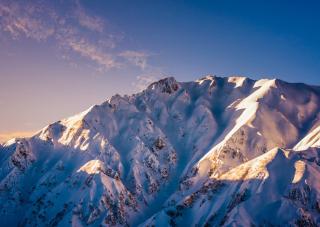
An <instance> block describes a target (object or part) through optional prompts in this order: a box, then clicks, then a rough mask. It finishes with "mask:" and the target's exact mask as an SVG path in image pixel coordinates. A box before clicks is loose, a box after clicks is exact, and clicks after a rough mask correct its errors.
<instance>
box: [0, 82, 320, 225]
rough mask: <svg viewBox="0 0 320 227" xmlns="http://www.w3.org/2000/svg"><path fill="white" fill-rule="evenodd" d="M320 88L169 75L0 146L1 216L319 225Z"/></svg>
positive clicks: (15, 221)
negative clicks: (181, 79) (184, 79)
mask: <svg viewBox="0 0 320 227" xmlns="http://www.w3.org/2000/svg"><path fill="white" fill-rule="evenodd" d="M319 110H320V88H319V87H316V86H309V85H305V84H290V83H286V82H283V81H280V80H259V81H254V80H251V79H248V78H245V77H229V78H220V77H215V76H207V77H205V78H202V79H200V80H197V81H195V82H187V83H181V82H177V81H176V80H175V79H174V78H166V79H163V80H160V81H158V82H155V83H153V84H151V85H150V86H149V87H148V88H147V89H146V90H144V91H142V92H141V93H138V94H135V95H133V96H124V97H122V96H120V95H116V96H114V97H112V98H111V99H110V100H108V101H106V102H105V103H102V104H101V105H95V106H93V107H91V108H89V109H88V110H87V111H84V112H82V113H80V114H79V115H76V116H73V117H70V118H67V119H63V120H61V121H58V122H55V123H53V124H50V125H49V126H47V127H45V128H44V129H43V130H42V131H40V132H39V133H38V134H36V135H34V136H33V137H31V138H30V139H16V140H12V141H9V142H7V143H6V144H4V145H3V146H2V145H1V146H0V212H1V215H2V220H3V222H2V224H3V225H6V226H17V225H23V226H36V225H39V226H70V225H75V226H86V225H89V226H100V225H102V226H125V225H130V226H137V225H139V224H140V225H142V226H152V225H156V226H169V225H177V226H194V225H198V226H218V225H225V226H230V225H236V226H237V225H238V226H250V225H257V226H259V225H293V226H294V225H296V226H316V225H319V224H320V205H319V204H320V195H319V193H320V184H319V183H318V182H319V179H320V178H319V177H320V175H319V174H320V172H319V171H320V155H319V154H320V146H319V145H320V137H319V135H320V134H319V129H320V111H319Z"/></svg>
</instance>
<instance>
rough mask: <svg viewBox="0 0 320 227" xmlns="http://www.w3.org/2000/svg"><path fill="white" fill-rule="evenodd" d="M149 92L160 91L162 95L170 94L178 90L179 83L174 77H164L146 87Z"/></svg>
mask: <svg viewBox="0 0 320 227" xmlns="http://www.w3.org/2000/svg"><path fill="white" fill-rule="evenodd" d="M147 89H150V90H160V91H161V92H162V93H168V94H171V93H173V92H175V91H177V90H178V89H179V83H178V82H177V81H176V79H175V78H174V77H166V78H164V79H161V80H159V81H157V82H154V83H152V84H150V85H149V86H148V88H147Z"/></svg>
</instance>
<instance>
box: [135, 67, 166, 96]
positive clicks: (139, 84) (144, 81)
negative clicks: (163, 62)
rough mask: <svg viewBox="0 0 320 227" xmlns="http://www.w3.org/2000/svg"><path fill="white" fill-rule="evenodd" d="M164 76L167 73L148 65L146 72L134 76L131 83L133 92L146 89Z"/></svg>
mask: <svg viewBox="0 0 320 227" xmlns="http://www.w3.org/2000/svg"><path fill="white" fill-rule="evenodd" d="M164 77H167V75H166V74H164V73H163V72H162V71H161V70H160V68H156V67H149V69H148V71H147V72H144V73H143V74H141V75H139V76H137V77H136V80H135V82H133V84H132V85H133V87H134V89H135V92H139V91H142V90H144V89H146V88H147V87H148V86H149V85H150V84H151V83H153V82H155V81H158V80H160V79H163V78H164Z"/></svg>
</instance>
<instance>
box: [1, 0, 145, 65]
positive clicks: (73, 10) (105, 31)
mask: <svg viewBox="0 0 320 227" xmlns="http://www.w3.org/2000/svg"><path fill="white" fill-rule="evenodd" d="M59 4H64V5H59ZM107 24H108V23H107V21H106V19H105V18H103V17H99V16H97V15H92V14H90V13H89V12H87V11H86V10H85V9H84V8H83V7H82V6H81V4H80V3H79V1H77V0H74V1H70V2H68V3H65V2H56V1H55V2H54V4H52V2H49V1H48V2H47V1H45V2H43V1H37V0H35V1H23V2H19V1H5V0H4V1H2V2H0V30H2V31H3V32H5V33H6V34H9V36H10V37H11V38H12V39H16V40H19V39H23V38H29V39H33V40H35V41H39V42H45V41H48V40H49V39H53V40H54V41H55V42H56V45H57V46H58V47H59V48H60V49H61V50H62V52H63V53H61V57H63V58H64V59H72V57H71V55H72V54H77V55H78V56H80V57H82V58H85V59H88V60H90V61H91V62H92V63H94V64H96V66H97V67H96V68H97V69H98V70H109V69H114V68H119V67H121V66H125V65H133V66H137V67H139V68H140V69H141V70H144V69H145V68H146V66H147V58H148V57H149V55H148V54H146V53H144V52H142V51H131V50H121V48H119V47H118V45H119V43H120V42H121V40H122V39H123V33H121V32H116V31H113V30H111V29H110V28H109V27H110V26H107ZM0 35H1V34H0ZM116 47H118V48H116ZM116 49H117V50H116ZM68 55H69V56H68ZM67 56H68V57H67Z"/></svg>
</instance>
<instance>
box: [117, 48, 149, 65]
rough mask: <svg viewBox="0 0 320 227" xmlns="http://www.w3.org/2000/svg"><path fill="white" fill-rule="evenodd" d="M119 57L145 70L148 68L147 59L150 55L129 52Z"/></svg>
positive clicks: (122, 53)
mask: <svg viewBox="0 0 320 227" xmlns="http://www.w3.org/2000/svg"><path fill="white" fill-rule="evenodd" d="M119 56H120V57H123V58H125V59H126V60H127V61H128V62H130V63H132V64H134V65H135V66H137V67H139V68H141V69H142V70H144V69H145V68H146V67H147V59H148V57H149V56H150V55H149V54H147V53H145V52H142V51H132V50H127V51H124V52H121V53H120V54H119Z"/></svg>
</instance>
